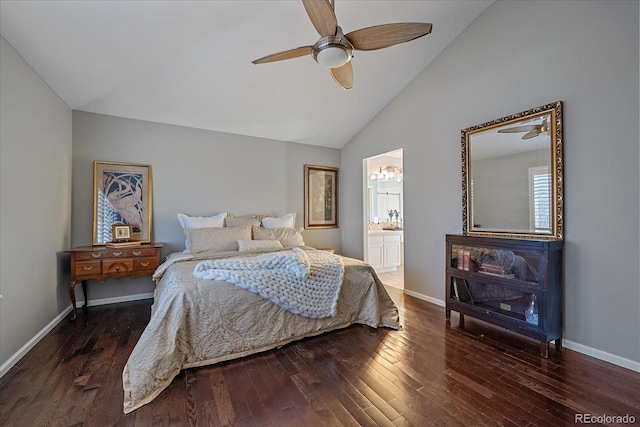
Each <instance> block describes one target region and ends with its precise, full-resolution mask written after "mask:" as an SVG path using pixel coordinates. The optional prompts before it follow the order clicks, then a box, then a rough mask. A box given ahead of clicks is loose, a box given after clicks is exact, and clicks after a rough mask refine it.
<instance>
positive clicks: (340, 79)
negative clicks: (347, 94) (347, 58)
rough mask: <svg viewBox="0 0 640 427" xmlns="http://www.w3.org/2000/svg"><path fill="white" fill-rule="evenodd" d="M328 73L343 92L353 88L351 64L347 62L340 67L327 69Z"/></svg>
mask: <svg viewBox="0 0 640 427" xmlns="http://www.w3.org/2000/svg"><path fill="white" fill-rule="evenodd" d="M329 72H330V73H331V76H332V77H333V79H334V80H335V81H336V83H338V84H339V85H340V86H342V89H344V90H350V89H351V88H352V87H353V68H352V67H351V62H347V63H346V64H344V65H343V66H342V67H338V68H329Z"/></svg>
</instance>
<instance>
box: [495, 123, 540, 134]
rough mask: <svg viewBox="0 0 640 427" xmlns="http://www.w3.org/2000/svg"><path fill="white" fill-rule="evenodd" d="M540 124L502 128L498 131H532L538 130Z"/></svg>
mask: <svg viewBox="0 0 640 427" xmlns="http://www.w3.org/2000/svg"><path fill="white" fill-rule="evenodd" d="M538 126H539V125H525V126H514V127H512V128H506V129H500V130H499V131H498V133H518V132H530V131H536V132H537V131H538Z"/></svg>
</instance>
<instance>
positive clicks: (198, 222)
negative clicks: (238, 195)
mask: <svg viewBox="0 0 640 427" xmlns="http://www.w3.org/2000/svg"><path fill="white" fill-rule="evenodd" d="M226 216H227V213H226V212H222V213H220V214H218V215H214V216H188V215H185V214H181V213H179V214H178V221H179V222H180V225H181V226H182V228H212V227H224V219H225V218H226Z"/></svg>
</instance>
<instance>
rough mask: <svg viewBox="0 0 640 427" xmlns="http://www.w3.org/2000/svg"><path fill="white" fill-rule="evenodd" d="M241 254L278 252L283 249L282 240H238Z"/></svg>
mask: <svg viewBox="0 0 640 427" xmlns="http://www.w3.org/2000/svg"><path fill="white" fill-rule="evenodd" d="M238 248H239V249H240V252H248V251H277V250H280V249H282V243H280V240H238Z"/></svg>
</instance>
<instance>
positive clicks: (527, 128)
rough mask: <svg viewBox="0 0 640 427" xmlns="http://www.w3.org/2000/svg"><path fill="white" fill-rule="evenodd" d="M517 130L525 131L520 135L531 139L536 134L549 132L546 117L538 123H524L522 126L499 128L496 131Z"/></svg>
mask: <svg viewBox="0 0 640 427" xmlns="http://www.w3.org/2000/svg"><path fill="white" fill-rule="evenodd" d="M518 132H526V133H525V134H524V135H522V139H531V138H535V137H536V136H538V135H548V134H549V124H548V122H547V117H545V118H544V119H543V120H542V123H541V124H539V125H524V126H514V127H512V128H506V129H500V130H499V131H498V133H518Z"/></svg>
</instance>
